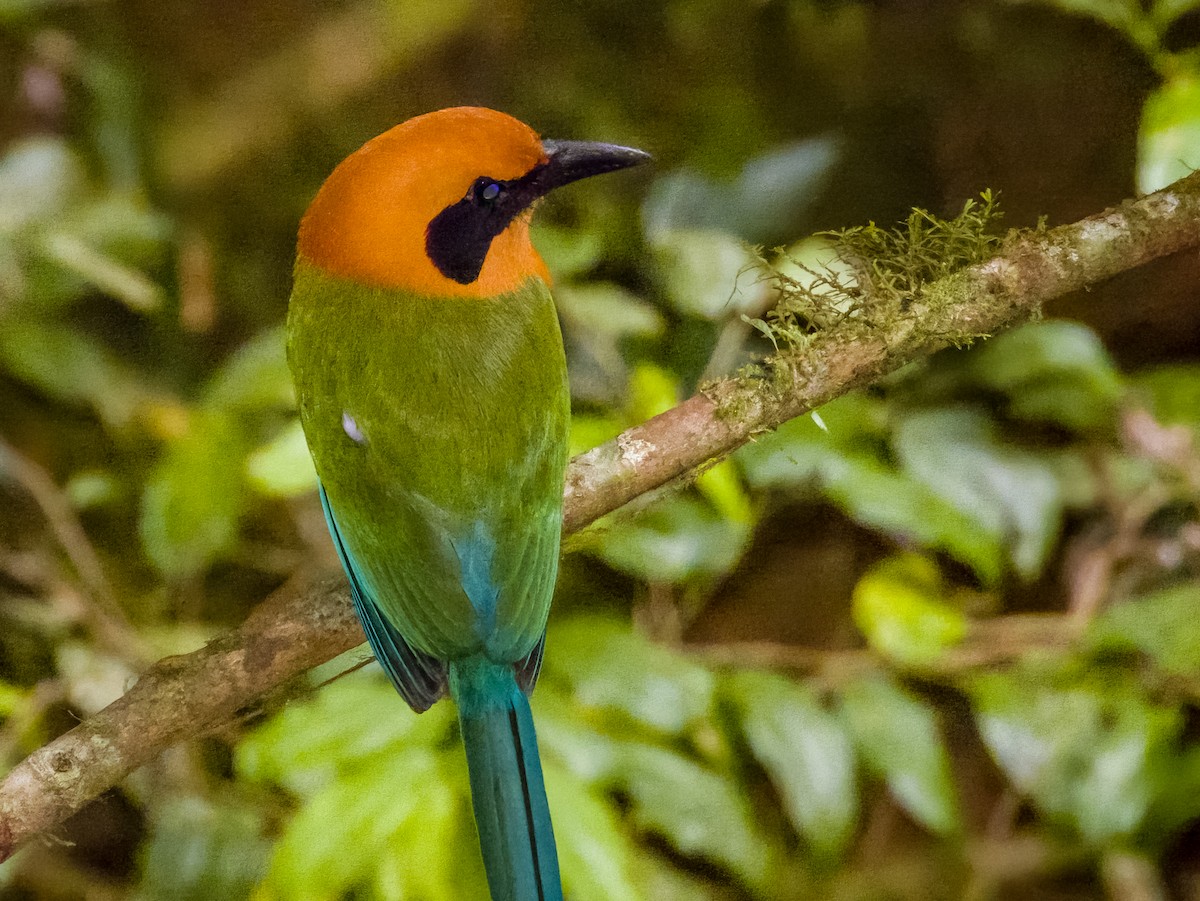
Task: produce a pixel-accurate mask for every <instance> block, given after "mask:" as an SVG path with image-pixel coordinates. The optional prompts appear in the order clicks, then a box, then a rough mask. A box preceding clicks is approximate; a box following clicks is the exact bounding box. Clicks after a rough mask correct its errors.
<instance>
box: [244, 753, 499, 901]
mask: <svg viewBox="0 0 1200 901" xmlns="http://www.w3.org/2000/svg"><path fill="white" fill-rule="evenodd" d="M443 756H444V755H441V754H436V753H434V752H431V751H430V750H429V749H427V748H424V747H414V748H400V749H397V750H396V751H395V752H393V753H391V754H386V755H379V756H378V757H376V758H374V759H373V761H372V763H371V765H370V766H369V767H362V768H358V769H355V770H354V771H352V772H350V773H347V774H345V775H344V776H342V777H340V778H338V779H337V780H335V781H333V782H331V783H329V784H328V785H327V786H326V787H324V788H323V789H321V790H319V791H318V792H316V793H315V794H314V795H313V796H312V797H310V798H309V799H308V800H307V802H306V803H305V804H304V805H303V806H302V807H301V808H300V809H299V810H298V811H297V812H296V814H295V816H294V817H292V819H291V821H290V822H289V823H288V825H287V827H286V829H285V830H284V832H283V835H282V836H281V837H280V839H279V841H278V843H277V844H276V847H275V854H274V857H273V859H272V861H271V868H270V872H269V874H268V877H267V878H268V882H269V885H270V887H271V888H272V889H273V891H274V892H275V895H276V897H279V898H281V899H282V898H286V899H288V901H327V899H330V898H338V897H340V896H341V895H342V893H344V892H345V891H347V890H348V889H350V888H352V887H354V886H356V885H361V884H364V883H367V882H369V881H372V880H373V879H374V878H375V877H376V872H377V869H378V867H379V857H380V854H381V853H385V854H386V853H393V854H401V855H407V856H408V857H407V860H406V861H401V862H397V863H396V864H395V865H397V866H401V867H403V868H404V870H406V871H409V872H411V869H410V868H411V867H418V866H419V867H422V868H424V869H425V870H427V871H432V873H431V874H430V877H429V878H430V880H431V881H433V882H434V883H435V884H437V883H440V882H443V881H446V880H444V876H445V874H447V873H449V872H450V871H451V868H452V867H455V866H458V865H459V864H458V861H459V859H466V858H467V856H468V855H469V854H472V853H474V854H475V855H476V856H477V854H478V852H477V851H473V850H472V849H470V848H469V846H466V845H465V843H454V844H448V845H447V844H436V845H434V844H429V843H424V844H423V846H422V845H418V847H417V848H412V847H409V846H405V845H403V844H402V843H399V842H398V839H399V837H400V836H404V837H407V838H410V839H411V838H412V837H414V836H420V835H422V834H423V832H422V830H423V825H424V818H425V816H426V814H427V813H431V814H432V816H433V817H434V819H435V820H436V819H437V818H438V815H439V811H440V809H441V807H442V806H443V805H445V804H447V803H452V802H450V801H449V800H448V799H452V798H454V797H455V796H456V795H460V796H461V791H462V786H461V785H460V784H459V783H458V780H456V779H454V778H453V777H452V776H451V774H450V773H449V772H448V771H447V768H446V765H445V763H444V761H443V759H442V757H443ZM462 813H463V814H465V811H463V812H462ZM433 831H435V832H436V831H437V830H433ZM384 848H386V849H387V850H381V849H384ZM418 853H420V854H422V855H427V856H422V857H421V858H420V859H418V858H417V856H416V855H417V854H418ZM402 897H406V898H413V899H415V898H416V897H418V896H417V895H415V894H408V893H407V892H406V893H405V895H404V896H402Z"/></svg>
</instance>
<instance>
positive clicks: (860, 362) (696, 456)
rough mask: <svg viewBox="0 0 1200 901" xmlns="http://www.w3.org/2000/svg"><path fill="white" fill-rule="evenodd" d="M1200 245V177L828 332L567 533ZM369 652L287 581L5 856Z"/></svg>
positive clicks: (66, 765) (611, 454)
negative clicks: (138, 775) (176, 752)
mask: <svg viewBox="0 0 1200 901" xmlns="http://www.w3.org/2000/svg"><path fill="white" fill-rule="evenodd" d="M1195 247H1200V173H1193V174H1192V175H1190V176H1188V177H1187V178H1184V179H1181V180H1180V181H1178V182H1176V183H1175V184H1173V185H1171V186H1169V187H1168V188H1166V189H1164V190H1162V191H1159V192H1157V193H1155V194H1151V195H1149V196H1147V197H1144V198H1141V199H1139V200H1131V201H1126V202H1125V203H1123V204H1121V205H1120V206H1118V207H1115V208H1113V209H1110V210H1106V211H1105V212H1103V213H1100V214H1098V215H1096V216H1091V217H1089V218H1087V219H1084V220H1082V221H1080V222H1076V223H1073V224H1071V225H1064V226H1061V227H1059V228H1055V229H1052V230H1050V231H1046V232H1031V233H1027V234H1026V235H1024V236H1023V237H1021V238H1018V239H1016V240H1015V241H1012V242H1010V243H1008V244H1007V245H1006V247H1005V248H1004V250H1003V252H1002V253H1001V254H1000V255H999V256H997V257H995V258H993V259H991V260H989V261H988V262H986V263H982V264H980V265H977V266H973V267H971V268H969V269H966V270H963V271H960V272H958V273H955V274H954V275H952V276H950V277H948V278H945V279H943V280H941V281H940V282H937V283H935V284H933V285H931V286H929V287H928V289H927V290H926V291H925V292H924V293H923V295H922V297H921V298H920V299H918V300H917V301H916V302H915V303H913V305H912V307H911V309H910V310H909V311H908V314H907V315H906V316H904V317H901V318H899V319H897V320H895V321H894V322H892V323H890V324H888V325H886V326H884V327H882V328H881V329H880V330H879V331H878V332H872V333H870V334H869V335H864V332H863V330H862V328H861V323H859V324H858V327H857V328H841V327H835V328H832V329H829V330H827V331H824V332H820V333H818V334H817V335H816V336H814V337H813V339H812V341H811V342H810V343H809V345H808V346H807V347H806V348H805V351H804V353H803V355H802V357H797V358H796V359H795V360H794V364H795V365H794V366H793V368H792V373H793V376H792V384H791V390H790V391H785V392H780V391H779V390H778V389H777V388H775V387H772V386H768V385H766V384H764V383H763V382H762V381H761V380H755V379H747V378H728V379H724V380H722V381H719V382H716V383H715V384H713V385H710V386H708V387H707V388H706V390H705V391H704V392H703V393H701V394H697V395H695V396H694V397H692V398H690V399H688V400H687V401H685V402H683V403H682V404H680V405H679V406H677V407H675V408H674V409H672V410H669V411H667V412H665V413H663V414H661V415H660V416H656V417H655V418H654V419H651V420H649V421H648V422H646V423H643V424H642V425H640V426H637V427H636V428H632V429H629V430H628V431H626V432H624V433H623V434H621V435H620V436H618V437H617V438H616V439H614V440H613V441H610V442H608V443H607V444H604V445H602V446H600V447H598V448H595V449H594V450H591V451H589V452H588V453H586V454H582V455H581V456H579V457H577V458H576V459H575V460H573V461H572V463H571V467H570V470H569V471H568V475H567V484H566V489H565V492H566V508H565V517H564V531H565V532H566V533H568V534H569V533H571V532H575V531H578V530H579V529H582V528H583V527H585V526H587V525H588V524H589V523H591V522H594V521H595V520H596V519H598V518H599V517H601V516H603V515H605V514H606V513H609V512H611V511H613V510H616V509H618V508H619V507H621V506H623V505H625V504H626V503H628V502H630V501H631V500H633V499H635V498H637V497H639V496H641V495H644V494H646V493H647V492H649V491H651V490H653V489H655V488H658V487H660V486H662V485H664V484H666V483H668V482H670V481H671V480H673V479H675V478H678V477H680V476H683V475H685V474H686V473H688V472H690V471H692V470H694V469H696V468H697V467H700V466H703V465H704V464H705V463H707V462H708V461H710V460H712V459H714V458H719V457H721V456H724V455H726V454H728V453H730V452H732V451H734V450H736V449H737V448H738V447H740V446H741V445H742V444H745V443H746V442H747V441H749V440H750V439H751V438H752V437H753V436H754V435H756V434H760V433H763V432H766V431H770V430H772V429H774V428H776V427H778V426H779V425H780V424H781V423H783V422H785V421H787V420H788V419H791V418H793V417H795V416H799V415H801V414H803V413H805V412H807V411H809V410H812V409H815V408H817V407H819V406H820V405H821V404H824V403H826V402H827V401H829V400H832V399H833V398H834V397H837V396H838V395H840V394H843V393H845V392H847V391H849V390H851V389H853V388H856V387H859V386H861V385H866V384H869V383H871V382H873V381H875V380H877V379H879V378H881V377H882V376H884V375H886V374H887V373H889V372H893V371H895V370H896V369H899V368H900V367H901V366H903V365H905V364H906V363H908V362H910V361H912V360H914V359H917V358H919V357H922V356H925V355H928V354H931V353H933V352H934V351H937V350H940V349H941V348H943V347H946V346H948V345H949V344H951V343H953V342H955V341H958V340H962V337H963V336H982V335H987V334H992V333H995V332H997V331H1001V330H1003V329H1006V328H1009V327H1011V326H1013V325H1015V324H1017V323H1019V322H1022V321H1024V320H1026V319H1028V318H1030V317H1031V316H1033V315H1035V314H1036V313H1037V312H1038V311H1039V310H1040V308H1041V306H1042V305H1043V304H1044V303H1046V302H1047V301H1050V300H1053V299H1054V298H1056V297H1060V296H1062V295H1064V294H1067V293H1070V292H1072V291H1076V290H1079V289H1081V288H1085V287H1087V286H1089V285H1094V284H1096V283H1099V282H1101V281H1104V280H1106V279H1108V278H1110V277H1112V276H1113V275H1116V274H1117V273H1120V272H1123V271H1125V270H1128V269H1133V268H1135V267H1137V266H1140V265H1141V264H1143V263H1145V262H1147V261H1149V260H1152V259H1155V258H1157V257H1161V256H1165V255H1167V254H1170V253H1174V252H1177V251H1180V250H1183V249H1186V248H1195ZM362 641H363V635H362V632H361V630H360V629H359V627H358V624H357V622H356V620H355V619H354V615H353V613H352V611H351V609H350V605H349V599H348V595H347V591H346V586H345V583H344V582H343V581H342V580H341V579H334V580H327V581H324V582H321V583H319V584H317V585H315V586H312V585H309V586H307V587H298V586H295V585H288V586H285V587H284V588H283V589H281V590H280V591H279V592H277V593H276V594H275V595H273V596H272V597H271V598H269V599H268V600H267V601H266V602H265V603H264V604H263V605H262V606H261V607H259V608H258V609H257V610H256V611H255V612H254V613H253V614H252V615H251V616H250V617H249V618H248V619H247V620H246V622H245V623H244V624H243V625H242V626H241V627H240V628H238V629H236V630H235V631H233V632H231V633H230V634H228V635H226V636H224V637H222V638H220V639H218V640H216V641H213V642H211V643H210V644H208V645H207V646H205V647H204V648H201V649H200V650H198V651H195V652H193V653H191V654H187V655H184V656H181V657H171V658H167V659H164V660H161V661H159V662H158V663H157V664H155V665H154V666H153V667H151V668H150V669H149V670H148V671H147V672H146V673H145V675H143V676H142V677H141V678H140V679H139V680H138V682H137V683H136V684H135V685H134V686H133V687H132V688H131V689H130V690H129V692H128V693H127V694H125V696H123V697H122V698H120V699H118V700H117V701H115V702H114V703H113V704H111V705H109V706H108V707H107V708H105V709H104V710H102V711H100V712H99V713H97V714H95V715H94V716H92V717H89V718H88V719H87V720H85V721H84V722H82V723H81V724H79V725H78V726H76V727H75V728H74V729H72V730H71V731H69V732H67V733H66V734H64V735H62V736H60V737H59V738H57V739H55V740H54V741H52V742H50V743H49V744H47V745H46V746H44V747H42V748H40V749H38V750H37V751H35V752H33V753H32V754H31V755H29V757H28V758H26V759H25V760H24V761H22V762H21V763H19V764H18V765H17V766H16V767H14V768H13V770H12V771H11V772H10V773H9V774H8V776H7V777H6V778H5V780H4V782H3V783H0V860H3V859H5V858H7V857H8V856H9V855H10V854H11V853H12V852H13V850H15V849H16V848H17V847H18V846H19V845H20V844H21V843H22V842H24V841H25V840H27V839H28V838H30V837H31V836H33V835H35V834H37V833H39V832H44V831H46V830H48V829H51V828H53V827H54V826H55V825H57V824H58V823H60V822H62V821H63V820H64V819H66V817H68V816H69V815H71V814H72V813H74V812H75V811H77V810H79V809H80V808H81V807H82V806H83V805H84V804H86V803H87V802H88V801H89V800H91V799H92V798H95V797H96V796H97V795H99V794H101V793H102V792H104V791H106V790H107V789H109V788H111V787H112V786H114V785H116V784H117V783H118V782H119V781H120V780H121V779H122V778H124V777H125V776H126V775H127V774H129V773H130V772H132V771H133V770H135V769H136V768H138V767H139V766H141V765H142V764H144V763H146V762H147V761H148V760H150V759H151V758H153V757H154V756H155V755H157V754H158V753H159V752H160V751H162V750H163V749H164V748H166V747H168V746H170V745H171V744H173V743H175V742H177V741H180V740H182V739H185V738H188V737H191V736H195V735H198V734H201V733H203V732H206V731H208V730H210V729H212V728H214V727H215V726H218V725H220V724H222V723H224V722H227V721H228V720H229V719H230V718H231V717H233V716H235V715H236V712H237V711H238V710H240V709H242V708H244V707H246V706H247V705H249V704H251V703H252V702H253V701H254V700H255V699H256V698H258V697H260V696H261V695H263V694H265V693H267V692H269V691H271V690H272V689H274V688H276V687H278V686H279V685H281V684H283V683H284V682H286V681H287V680H289V679H291V678H293V677H295V676H297V675H299V674H300V673H302V672H304V671H305V670H307V669H310V668H311V667H313V666H316V665H318V664H320V663H323V662H325V661H326V660H329V659H330V658H332V657H334V656H336V655H337V654H339V653H342V652H343V651H346V650H348V649H350V648H352V647H354V646H356V645H358V644H360V643H361V642H362Z"/></svg>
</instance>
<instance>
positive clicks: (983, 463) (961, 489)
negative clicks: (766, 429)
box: [892, 407, 1063, 579]
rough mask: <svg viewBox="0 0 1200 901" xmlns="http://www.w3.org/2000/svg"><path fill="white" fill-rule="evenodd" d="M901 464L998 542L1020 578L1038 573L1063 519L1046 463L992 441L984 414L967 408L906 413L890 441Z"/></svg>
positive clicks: (1059, 498) (1049, 468)
mask: <svg viewBox="0 0 1200 901" xmlns="http://www.w3.org/2000/svg"><path fill="white" fill-rule="evenodd" d="M892 444H893V447H894V448H895V451H896V455H897V457H898V458H899V460H900V465H901V468H902V469H903V470H904V471H905V472H907V473H909V474H911V475H912V476H913V477H914V478H915V479H917V480H918V481H920V482H922V483H923V484H924V485H926V486H927V487H928V488H929V490H930V491H932V492H934V493H935V494H937V495H939V496H940V497H941V498H943V499H944V500H945V501H946V502H948V503H949V504H951V505H953V506H954V507H956V508H957V509H958V510H959V511H960V512H961V513H963V514H964V515H965V516H968V517H970V518H971V519H973V520H974V521H975V522H976V523H977V524H978V526H979V527H981V528H982V529H983V530H984V531H985V532H986V533H988V534H990V535H992V536H994V537H995V538H996V539H997V540H1000V541H1003V542H1004V544H1005V546H1006V547H1007V549H1008V553H1009V557H1010V559H1011V560H1012V564H1013V567H1014V568H1015V569H1016V571H1017V572H1018V573H1019V574H1020V575H1021V576H1022V577H1024V578H1026V579H1032V578H1034V577H1036V576H1037V575H1038V573H1040V572H1041V569H1042V566H1043V565H1044V563H1045V561H1046V559H1047V557H1048V556H1049V554H1050V552H1051V550H1053V547H1054V543H1055V541H1056V540H1057V538H1058V534H1059V531H1060V529H1061V525H1062V516H1063V501H1062V496H1061V494H1060V491H1059V487H1058V480H1057V479H1056V478H1055V475H1054V470H1053V468H1052V467H1051V466H1050V465H1049V464H1048V463H1047V462H1046V461H1044V460H1042V459H1040V458H1039V457H1038V456H1037V455H1035V454H1032V453H1028V452H1025V451H1021V450H1018V449H1016V448H1010V447H1006V446H1004V445H1002V444H1000V443H999V442H998V441H996V439H995V437H994V435H993V434H992V424H991V422H990V420H989V419H988V418H987V417H986V416H985V415H984V414H983V413H981V412H979V411H977V410H974V409H971V408H968V407H947V408H941V409H933V410H924V411H918V412H915V413H912V414H910V415H908V416H906V417H905V418H904V419H903V420H901V421H900V423H899V424H898V425H897V427H896V431H895V434H894V436H893V439H892Z"/></svg>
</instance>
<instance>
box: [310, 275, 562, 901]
mask: <svg viewBox="0 0 1200 901" xmlns="http://www.w3.org/2000/svg"><path fill="white" fill-rule="evenodd" d="M288 359H289V363H290V364H291V367H292V375H293V378H294V380H295V383H296V390H297V394H298V399H299V404H300V418H301V422H302V423H303V425H304V432H305V436H306V438H307V440H308V445H309V450H310V451H311V452H312V457H313V461H314V463H315V464H316V468H317V474H318V476H319V477H320V480H321V486H322V488H321V500H322V503H323V505H324V507H325V515H326V519H327V520H328V523H329V529H330V533H331V535H332V536H333V539H334V544H335V547H336V548H337V551H338V554H339V556H340V557H341V560H342V564H343V566H344V567H345V569H346V573H347V576H348V577H349V579H350V586H351V593H352V596H353V599H354V606H355V610H356V611H357V613H358V615H359V618H360V619H361V620H362V623H363V628H364V630H365V632H366V634H367V638H368V640H369V641H370V642H371V646H372V648H373V649H374V651H375V655H376V657H378V658H379V662H380V663H381V664H382V665H383V668H384V670H385V671H386V672H387V673H388V675H389V677H390V678H391V679H392V681H393V683H394V684H395V685H396V687H397V689H399V691H400V693H401V694H402V695H403V696H404V698H405V699H406V700H407V701H408V702H409V704H411V705H412V706H413V708H414V709H416V710H418V711H420V710H424V709H425V708H426V707H428V706H429V705H430V704H432V703H433V702H434V701H436V700H437V699H438V697H440V696H441V695H442V694H443V693H444V692H445V691H447V690H449V692H450V693H451V695H452V696H453V697H454V699H455V700H456V702H457V703H458V709H459V722H460V725H461V728H462V735H463V742H464V745H465V747H466V752H467V763H468V767H469V770H470V776H471V799H472V804H473V807H474V810H475V821H476V825H477V827H478V829H479V839H480V846H481V850H482V852H483V859H484V863H485V865H486V869H487V874H488V884H489V886H490V888H491V893H492V897H493V899H494V901H562V897H563V896H562V886H561V884H560V881H559V874H558V859H557V852H556V849H555V845H554V833H553V829H552V827H551V823H550V810H549V808H548V806H547V802H546V791H545V787H544V786H543V784H542V771H541V763H540V761H539V759H538V750H537V738H536V735H535V733H534V727H533V717H532V714H531V712H530V709H529V701H528V700H527V698H526V697H525V693H524V691H525V690H529V689H530V688H532V685H533V682H534V680H535V679H536V678H537V670H538V667H539V665H540V662H541V647H542V640H543V638H544V634H545V628H546V616H547V614H548V612H549V609H550V599H551V596H552V594H553V591H554V580H555V575H556V572H557V569H558V551H559V533H560V530H561V527H562V486H563V473H564V470H565V467H566V462H567V429H568V417H569V415H570V399H569V395H568V390H567V374H566V361H565V358H564V356H563V347H562V337H561V335H560V334H559V328H558V319H557V317H556V315H555V311H554V304H553V301H552V300H551V298H550V291H549V289H548V288H547V287H546V285H545V283H544V282H542V281H541V280H540V279H537V278H530V279H529V280H528V281H526V282H525V284H524V285H523V286H522V287H521V288H520V289H519V290H517V291H514V292H512V293H510V294H505V295H501V296H499V297H493V298H487V299H470V298H465V299H458V298H431V297H419V296H415V295H413V294H411V293H408V292H404V291H399V290H389V289H384V288H372V287H367V286H364V285H360V284H358V283H356V282H352V281H349V280H347V279H342V278H337V277H334V276H331V275H329V274H327V273H325V272H323V271H321V270H319V269H317V268H316V267H315V266H313V265H311V264H309V263H307V262H305V261H304V260H303V259H300V260H298V261H297V265H296V275H295V286H294V288H293V291H292V299H291V304H290V307H289V313H288Z"/></svg>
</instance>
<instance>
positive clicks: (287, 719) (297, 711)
mask: <svg viewBox="0 0 1200 901" xmlns="http://www.w3.org/2000/svg"><path fill="white" fill-rule="evenodd" d="M367 653H369V651H367ZM453 721H454V711H453V708H452V707H451V706H450V705H449V704H438V705H436V706H434V707H433V708H431V709H430V710H429V711H428V712H426V713H425V714H423V715H421V716H417V715H415V714H413V713H411V712H410V711H408V710H407V709H406V708H405V707H404V705H403V703H402V702H400V701H399V699H398V697H397V695H396V692H395V690H394V689H393V688H392V686H391V683H389V682H388V681H387V680H386V679H384V678H382V674H381V673H380V671H379V669H378V666H377V665H372V666H370V667H367V668H366V669H364V670H360V671H358V672H355V673H351V674H350V675H348V676H345V677H343V678H341V679H338V680H337V681H336V682H334V683H332V684H331V685H326V686H325V687H324V688H322V689H321V690H320V691H319V692H317V693H316V694H315V695H314V696H312V697H311V698H309V699H308V700H306V701H305V702H303V703H292V704H289V705H288V706H287V707H285V708H284V709H283V710H281V711H280V712H279V713H277V714H275V715H274V716H273V717H271V718H270V719H269V720H268V721H267V722H266V724H264V725H263V726H261V727H259V728H258V729H255V730H254V731H253V732H251V733H250V734H249V735H248V736H246V737H245V738H243V739H242V741H241V743H240V744H239V745H238V749H237V756H236V766H237V770H238V772H239V773H240V774H242V775H243V776H244V777H246V778H248V779H252V780H255V781H259V782H277V783H279V784H280V785H283V786H285V787H286V788H288V789H289V790H291V791H293V792H295V793H297V794H300V795H311V794H312V793H314V792H315V791H317V790H319V789H321V788H322V787H324V786H326V785H328V784H329V783H330V782H332V781H333V780H335V779H336V778H337V777H338V776H339V774H341V773H343V772H347V771H350V770H352V769H354V768H355V767H358V766H360V765H367V764H368V763H369V761H371V760H373V759H375V758H376V757H378V756H381V755H383V756H386V755H387V754H389V753H392V752H398V751H399V750H400V749H401V748H403V747H406V746H427V747H436V746H438V745H439V744H441V743H443V742H444V741H445V740H446V737H447V734H448V733H449V730H450V728H451V724H452V723H453Z"/></svg>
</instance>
